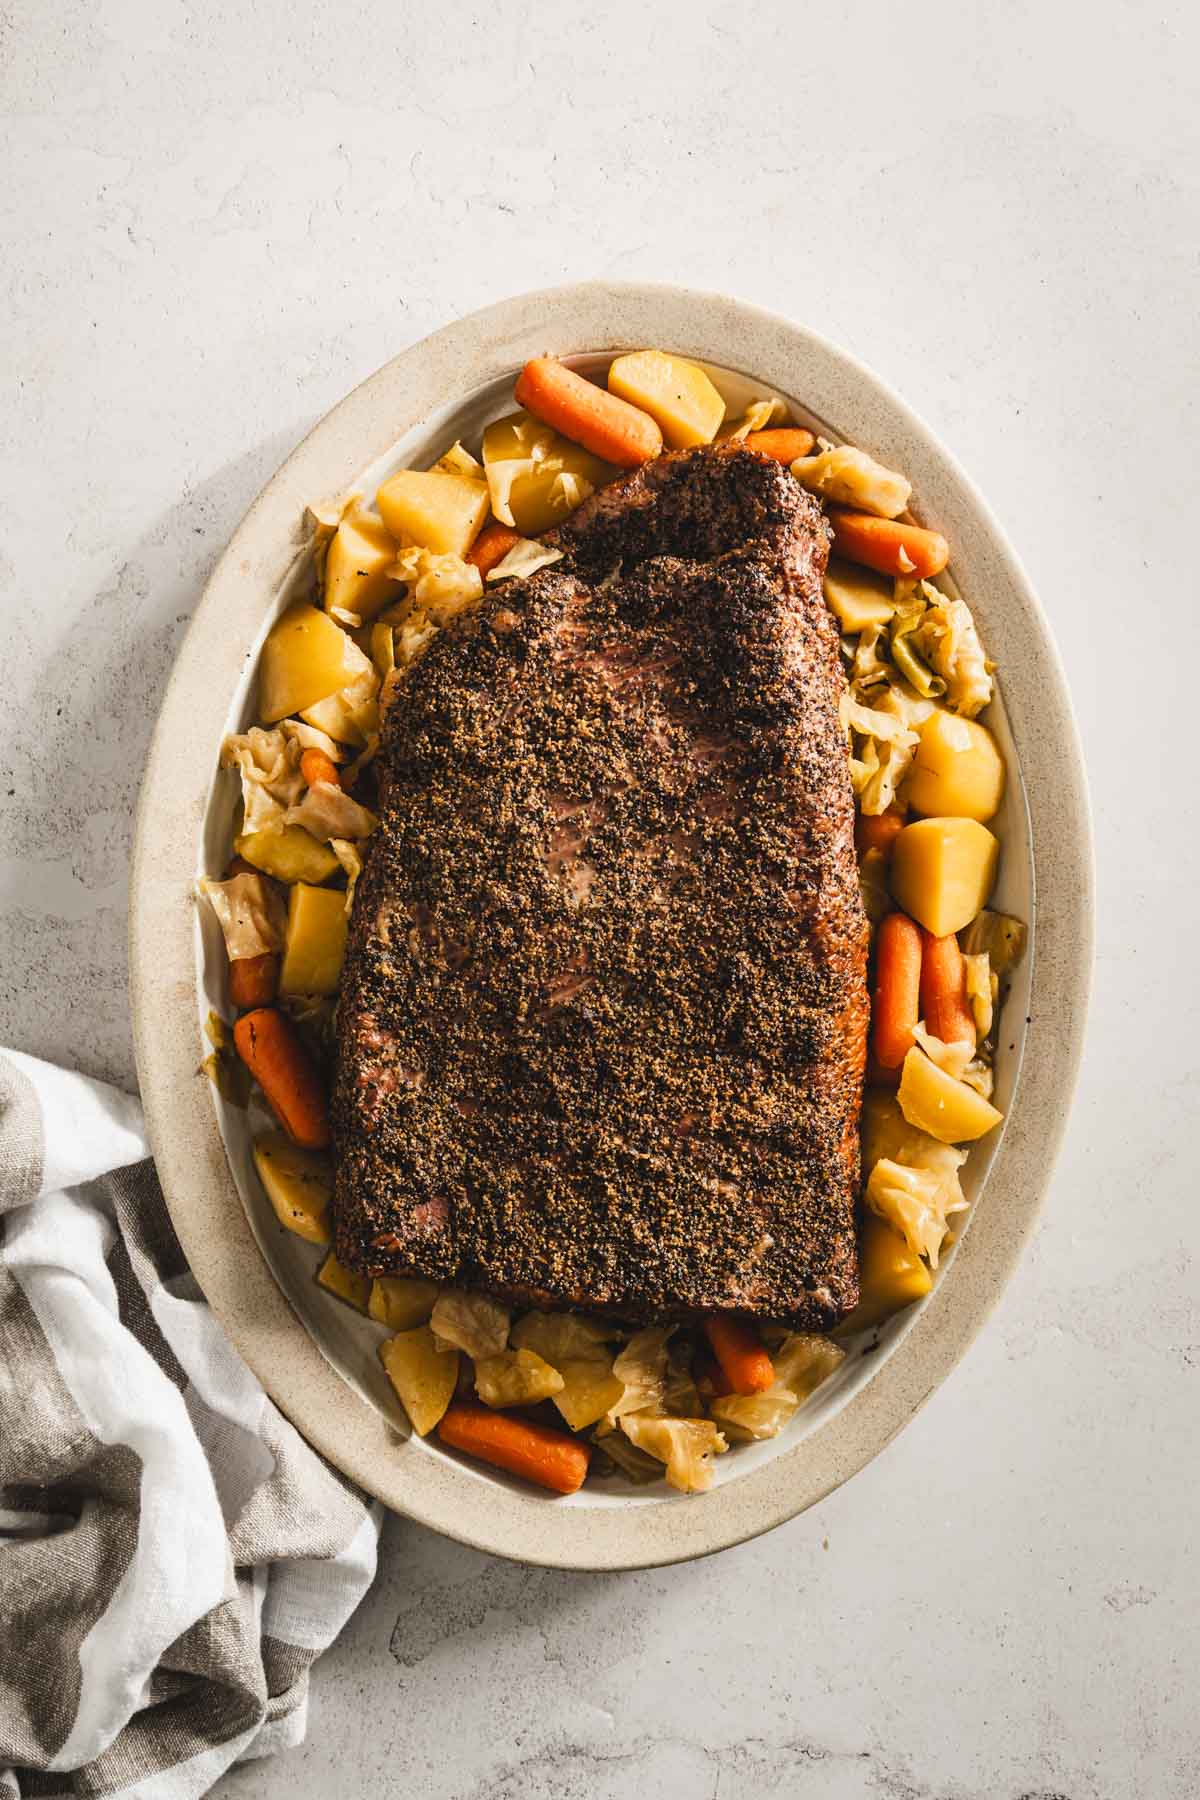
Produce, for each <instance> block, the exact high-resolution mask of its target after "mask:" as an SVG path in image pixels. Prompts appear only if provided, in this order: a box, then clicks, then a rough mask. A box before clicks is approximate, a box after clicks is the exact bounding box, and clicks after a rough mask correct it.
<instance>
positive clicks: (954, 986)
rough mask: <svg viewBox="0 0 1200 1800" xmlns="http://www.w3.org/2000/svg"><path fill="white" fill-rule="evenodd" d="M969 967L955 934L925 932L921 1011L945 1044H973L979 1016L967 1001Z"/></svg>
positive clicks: (922, 953) (931, 1028)
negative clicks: (943, 935)
mask: <svg viewBox="0 0 1200 1800" xmlns="http://www.w3.org/2000/svg"><path fill="white" fill-rule="evenodd" d="M966 974H967V971H966V968H965V967H964V965H963V959H962V951H961V950H960V949H959V947H958V939H957V938H956V937H954V936H950V937H941V938H936V937H934V936H933V935H932V934H931V933H930V932H928V931H925V930H922V932H921V1012H922V1015H923V1017H924V1019H925V1025H926V1028H927V1029H928V1030H929V1031H932V1033H933V1035H934V1037H938V1038H941V1040H942V1042H943V1043H944V1044H973V1043H974V1042H975V1019H974V1017H973V1015H972V1012H971V1009H970V1007H969V1006H968V1005H967V993H966Z"/></svg>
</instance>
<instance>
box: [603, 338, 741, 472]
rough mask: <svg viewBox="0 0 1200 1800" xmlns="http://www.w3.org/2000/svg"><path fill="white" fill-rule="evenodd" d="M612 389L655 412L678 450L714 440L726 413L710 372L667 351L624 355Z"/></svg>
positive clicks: (610, 384) (610, 383)
mask: <svg viewBox="0 0 1200 1800" xmlns="http://www.w3.org/2000/svg"><path fill="white" fill-rule="evenodd" d="M608 390H609V393H611V394H618V395H619V396H620V398H621V399H622V400H628V401H629V404H630V405H631V406H640V407H641V409H642V411H643V412H647V413H649V414H650V417H651V418H652V419H654V420H656V421H657V423H658V425H659V426H660V428H661V430H662V434H663V437H664V438H665V439H666V441H667V443H668V444H669V445H670V447H671V449H672V450H687V449H690V447H691V446H692V445H693V444H711V443H712V440H713V438H714V437H715V436H716V434H717V427H718V425H719V424H720V423H721V420H722V419H723V418H724V417H725V402H724V400H722V398H721V396H720V394H719V393H718V392H717V390H716V388H715V387H714V386H713V384H712V382H711V381H710V380H709V378H708V376H707V375H706V374H705V373H704V370H703V369H701V368H698V367H697V365H696V364H695V363H692V362H687V361H685V359H684V358H683V357H682V356H668V355H667V354H666V353H665V351H662V350H637V351H635V352H634V353H633V355H632V356H618V357H617V359H616V361H615V362H614V363H613V365H612V367H611V368H610V369H609V371H608Z"/></svg>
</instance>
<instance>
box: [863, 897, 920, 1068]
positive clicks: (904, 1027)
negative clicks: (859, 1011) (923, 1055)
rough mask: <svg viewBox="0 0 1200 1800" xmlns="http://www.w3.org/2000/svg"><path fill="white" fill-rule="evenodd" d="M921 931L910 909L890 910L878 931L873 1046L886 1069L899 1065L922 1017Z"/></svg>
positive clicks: (872, 1013)
mask: <svg viewBox="0 0 1200 1800" xmlns="http://www.w3.org/2000/svg"><path fill="white" fill-rule="evenodd" d="M920 1000H921V933H920V930H919V929H918V927H917V926H916V925H914V924H913V922H912V920H911V919H910V918H909V916H908V914H907V913H901V912H894V913H888V915H887V917H886V918H884V919H881V920H880V921H879V929H878V931H877V932H876V934H875V1004H874V1006H873V1008H872V1010H871V1048H872V1049H873V1051H874V1052H875V1060H876V1062H877V1063H880V1064H881V1065H882V1066H883V1068H885V1069H896V1068H899V1066H900V1064H901V1063H902V1062H903V1061H904V1058H905V1057H906V1056H907V1055H908V1052H909V1051H910V1050H911V1049H912V1047H913V1044H914V1042H915V1039H914V1037H913V1026H914V1025H915V1024H916V1023H917V1020H918V1019H919V1018H920V1016H921V1014H920V1010H919V1009H920Z"/></svg>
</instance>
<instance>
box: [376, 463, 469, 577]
mask: <svg viewBox="0 0 1200 1800" xmlns="http://www.w3.org/2000/svg"><path fill="white" fill-rule="evenodd" d="M375 504H376V505H377V506H378V508H379V511H380V514H381V515H382V518H383V522H384V525H385V526H386V527H387V529H388V530H389V531H390V532H391V534H392V536H393V537H394V538H396V539H397V540H398V541H399V542H400V543H402V544H419V545H420V546H421V548H422V549H424V550H434V551H436V552H437V553H438V555H441V556H444V555H447V554H452V555H454V556H465V555H466V554H467V551H468V550H469V549H470V548H471V545H472V544H473V543H474V541H475V539H476V537H477V536H478V535H479V531H480V527H481V526H482V525H483V521H484V520H485V519H486V518H487V515H488V507H489V505H490V500H489V496H488V490H487V483H486V482H483V481H474V480H472V479H471V477H470V476H467V475H452V474H451V473H450V472H449V471H448V470H446V469H401V470H400V471H399V473H398V474H395V475H393V476H392V477H391V479H390V480H389V481H385V482H384V484H383V486H382V487H381V488H380V490H379V492H378V494H376V496H375Z"/></svg>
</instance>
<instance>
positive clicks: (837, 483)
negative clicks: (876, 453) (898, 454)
mask: <svg viewBox="0 0 1200 1800" xmlns="http://www.w3.org/2000/svg"><path fill="white" fill-rule="evenodd" d="M792 474H793V475H794V476H795V477H796V480H797V481H798V482H799V483H800V485H801V486H802V487H806V488H808V490H809V492H810V493H813V494H821V495H822V496H823V497H824V498H825V499H826V500H832V501H834V502H835V504H836V505H838V506H854V507H857V508H858V510H859V511H860V512H869V513H875V514H876V515H877V516H878V517H880V518H883V519H894V518H896V517H898V515H899V514H900V513H902V512H903V511H904V509H905V507H906V506H907V505H908V497H909V495H910V494H911V493H912V486H911V484H910V483H909V482H907V481H906V480H905V479H904V477H903V475H897V474H896V472H895V470H893V469H885V468H884V466H883V464H882V463H877V462H876V461H875V459H874V458H873V457H871V456H868V455H867V453H866V451H865V450H856V449H854V447H853V446H852V445H850V444H839V445H838V447H837V449H836V450H822V451H821V452H820V453H819V454H818V455H816V456H800V457H797V459H796V461H795V462H794V463H793V464H792Z"/></svg>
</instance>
